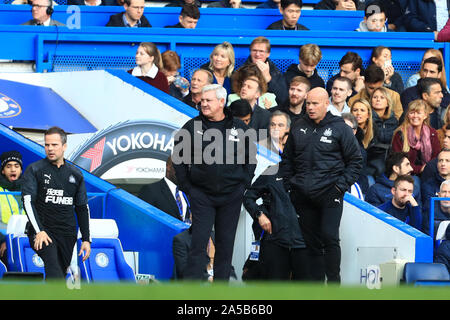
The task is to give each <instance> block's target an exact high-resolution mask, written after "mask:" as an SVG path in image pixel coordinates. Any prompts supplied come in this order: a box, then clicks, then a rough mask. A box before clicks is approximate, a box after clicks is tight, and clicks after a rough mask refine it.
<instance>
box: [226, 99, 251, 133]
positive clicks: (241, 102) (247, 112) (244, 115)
mask: <svg viewBox="0 0 450 320" xmlns="http://www.w3.org/2000/svg"><path fill="white" fill-rule="evenodd" d="M229 107H230V111H231V114H232V115H233V117H236V118H238V119H240V120H242V121H243V122H244V123H245V124H246V125H249V124H250V120H251V119H252V113H253V110H252V107H251V106H250V103H249V102H248V101H247V100H245V99H237V100H234V101H233V102H232V103H231V104H230V106H229ZM253 129H257V128H253Z"/></svg>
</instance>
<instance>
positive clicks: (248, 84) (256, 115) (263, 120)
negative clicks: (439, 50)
mask: <svg viewBox="0 0 450 320" xmlns="http://www.w3.org/2000/svg"><path fill="white" fill-rule="evenodd" d="M264 84H265V82H264V79H263V78H262V77H259V78H257V77H254V76H251V77H249V78H247V79H245V80H244V81H243V82H242V86H241V88H240V91H239V97H240V98H241V99H245V100H247V101H248V102H249V103H250V106H251V107H252V117H251V119H250V122H249V124H248V126H249V127H251V128H253V129H255V130H257V132H258V138H259V139H260V138H263V137H267V135H264V134H263V135H262V136H261V135H260V134H261V132H260V131H259V130H261V129H263V130H267V129H269V119H270V112H269V111H268V110H266V109H265V108H263V107H260V106H259V105H258V98H259V97H260V96H261V92H263V90H265V87H262V86H264Z"/></svg>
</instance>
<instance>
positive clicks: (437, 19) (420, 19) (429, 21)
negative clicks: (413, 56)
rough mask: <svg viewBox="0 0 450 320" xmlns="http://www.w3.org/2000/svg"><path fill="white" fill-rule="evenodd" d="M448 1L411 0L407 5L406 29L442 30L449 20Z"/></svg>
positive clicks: (416, 30) (404, 19) (419, 30)
mask: <svg viewBox="0 0 450 320" xmlns="http://www.w3.org/2000/svg"><path fill="white" fill-rule="evenodd" d="M449 9H450V8H448V5H447V2H443V3H442V4H440V3H439V4H436V2H434V1H425V0H410V1H408V4H407V6H406V12H405V16H404V18H403V21H404V23H405V27H406V31H411V32H433V31H440V30H441V29H442V28H443V27H444V26H445V24H446V23H447V20H448V17H449V15H448V10H449Z"/></svg>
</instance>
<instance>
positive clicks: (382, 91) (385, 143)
mask: <svg viewBox="0 0 450 320" xmlns="http://www.w3.org/2000/svg"><path fill="white" fill-rule="evenodd" d="M370 105H371V107H372V124H373V131H374V139H373V140H374V142H373V143H372V144H371V145H370V146H369V148H368V149H367V171H366V172H367V174H369V175H371V176H374V177H377V176H378V175H380V174H382V173H383V172H384V170H385V168H384V164H385V161H386V157H387V155H388V153H389V150H390V148H391V142H392V137H393V135H394V130H395V129H397V127H398V120H397V118H396V117H395V115H394V112H393V111H392V101H391V100H390V96H389V93H388V92H387V89H386V88H385V87H379V88H377V89H375V90H374V92H373V94H372V97H371V100H370Z"/></svg>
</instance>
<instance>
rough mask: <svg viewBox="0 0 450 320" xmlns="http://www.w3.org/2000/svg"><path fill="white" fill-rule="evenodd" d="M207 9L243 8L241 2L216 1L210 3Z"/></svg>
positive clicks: (238, 0)
mask: <svg viewBox="0 0 450 320" xmlns="http://www.w3.org/2000/svg"><path fill="white" fill-rule="evenodd" d="M208 8H233V9H239V8H244V6H243V5H242V1H241V0H217V1H214V2H211V3H210V4H209V5H208Z"/></svg>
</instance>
